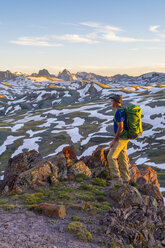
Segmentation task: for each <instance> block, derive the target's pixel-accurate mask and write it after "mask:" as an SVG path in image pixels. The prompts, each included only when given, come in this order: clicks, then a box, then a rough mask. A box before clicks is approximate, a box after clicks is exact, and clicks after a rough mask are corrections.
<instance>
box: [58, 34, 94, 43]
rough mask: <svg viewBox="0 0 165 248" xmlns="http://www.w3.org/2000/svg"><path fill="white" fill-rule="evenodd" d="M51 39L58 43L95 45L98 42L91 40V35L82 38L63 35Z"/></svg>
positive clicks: (73, 35) (75, 35)
mask: <svg viewBox="0 0 165 248" xmlns="http://www.w3.org/2000/svg"><path fill="white" fill-rule="evenodd" d="M53 38H54V39H56V40H60V41H68V42H71V43H88V44H96V43H99V41H96V40H94V39H93V37H92V34H91V35H90V34H89V35H86V36H82V35H78V34H65V35H61V36H58V35H53Z"/></svg>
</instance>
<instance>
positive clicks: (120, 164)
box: [107, 95, 130, 184]
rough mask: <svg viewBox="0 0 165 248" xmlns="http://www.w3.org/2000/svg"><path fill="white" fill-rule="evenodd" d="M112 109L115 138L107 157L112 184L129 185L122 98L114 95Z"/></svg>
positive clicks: (125, 125)
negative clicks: (123, 133)
mask: <svg viewBox="0 0 165 248" xmlns="http://www.w3.org/2000/svg"><path fill="white" fill-rule="evenodd" d="M111 99H112V107H113V108H114V109H115V110H116V112H115V115H114V119H113V122H114V133H115V137H114V138H113V140H112V142H111V143H110V151H109V153H108V156H107V160H108V167H109V170H110V178H111V180H112V181H111V183H112V184H115V183H120V184H122V183H123V182H124V183H128V182H129V181H130V174H129V165H128V162H129V160H128V156H127V144H128V142H129V139H128V138H121V134H122V132H123V130H127V118H126V114H125V111H124V109H122V108H121V106H122V96H121V95H114V96H113V97H112V98H111Z"/></svg>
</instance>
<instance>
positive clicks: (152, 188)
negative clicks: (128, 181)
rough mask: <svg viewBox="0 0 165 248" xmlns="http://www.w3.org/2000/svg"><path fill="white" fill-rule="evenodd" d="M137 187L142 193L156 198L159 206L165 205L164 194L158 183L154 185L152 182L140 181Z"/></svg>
mask: <svg viewBox="0 0 165 248" xmlns="http://www.w3.org/2000/svg"><path fill="white" fill-rule="evenodd" d="M139 179H141V178H139ZM137 182H139V181H137ZM137 188H138V190H139V192H140V193H141V194H142V195H149V196H151V197H153V198H155V199H156V201H157V203H158V206H159V207H164V200H163V195H162V193H161V192H160V189H159V188H158V187H157V186H156V185H153V184H151V183H138V186H137Z"/></svg>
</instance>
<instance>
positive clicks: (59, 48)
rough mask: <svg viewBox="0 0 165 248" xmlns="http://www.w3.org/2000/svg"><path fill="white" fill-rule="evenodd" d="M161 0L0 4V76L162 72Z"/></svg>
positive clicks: (164, 1)
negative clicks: (42, 72) (2, 73)
mask: <svg viewBox="0 0 165 248" xmlns="http://www.w3.org/2000/svg"><path fill="white" fill-rule="evenodd" d="M164 11H165V0H115V1H114V0H14V1H13V0H0V71H4V70H10V71H12V72H16V71H21V72H25V73H32V72H38V70H40V69H43V68H45V69H47V70H49V72H50V73H54V74H58V72H59V71H62V70H63V69H65V68H66V69H68V70H69V71H70V72H72V73H76V72H80V71H86V72H93V73H97V74H101V75H108V76H111V75H114V74H118V73H120V74H124V73H127V74H129V75H140V74H143V73H147V72H150V71H157V72H165V14H164Z"/></svg>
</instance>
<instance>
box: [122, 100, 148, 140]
mask: <svg viewBox="0 0 165 248" xmlns="http://www.w3.org/2000/svg"><path fill="white" fill-rule="evenodd" d="M124 111H125V113H126V116H127V127H128V130H124V131H123V132H122V134H121V135H120V138H127V139H137V138H138V137H139V136H140V135H142V133H143V129H142V121H141V113H142V109H141V108H140V107H139V106H137V105H133V104H132V105H129V106H128V107H126V108H124Z"/></svg>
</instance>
